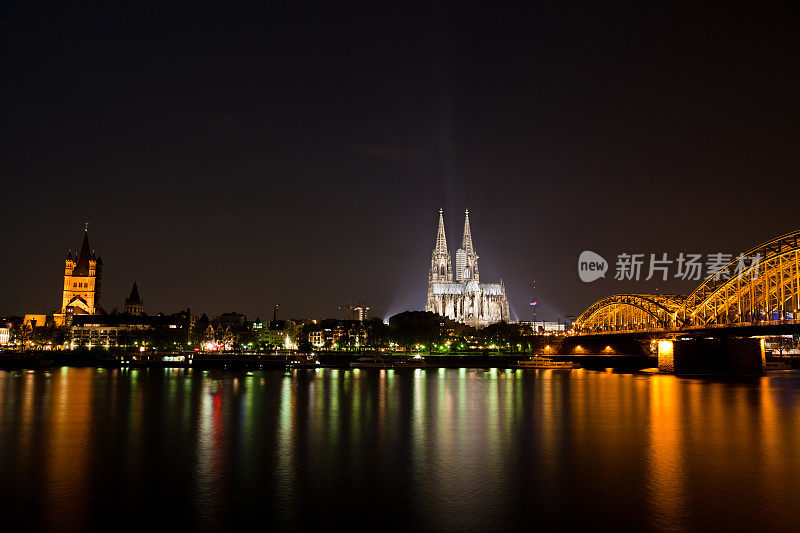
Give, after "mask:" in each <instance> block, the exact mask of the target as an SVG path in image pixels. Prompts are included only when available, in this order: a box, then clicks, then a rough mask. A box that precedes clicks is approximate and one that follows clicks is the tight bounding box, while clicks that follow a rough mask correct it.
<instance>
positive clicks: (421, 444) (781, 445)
mask: <svg viewBox="0 0 800 533" xmlns="http://www.w3.org/2000/svg"><path fill="white" fill-rule="evenodd" d="M0 511H2V514H0V524H3V528H4V529H5V530H6V531H15V530H17V529H18V528H20V527H24V528H26V529H40V530H48V531H64V530H69V531H83V530H87V529H88V530H104V531H108V530H117V529H125V530H128V529H138V530H140V531H144V532H145V533H148V529H153V530H162V529H164V528H166V527H169V526H177V527H180V530H186V529H212V530H213V529H221V528H230V529H232V528H239V527H242V528H244V527H251V526H255V527H259V528H261V529H297V528H304V529H306V528H309V529H310V528H314V529H318V530H320V531H322V530H327V531H335V530H336V528H337V527H338V526H345V527H347V529H348V530H361V529H370V530H375V531H381V530H386V529H389V530H396V529H412V528H413V529H423V530H449V531H464V530H480V531H493V530H509V529H511V530H514V529H518V530H521V529H530V528H559V529H563V528H566V527H569V526H578V527H583V528H592V529H617V528H626V529H630V528H636V529H644V530H662V529H666V530H681V529H689V530H702V529H707V530H721V529H726V530H727V529H733V530H750V531H752V530H757V529H759V530H792V529H795V528H796V527H797V524H798V522H800V374H798V373H795V372H793V371H786V372H777V373H774V374H771V375H769V376H768V377H764V378H760V379H752V380H747V381H715V380H708V379H684V378H676V377H674V376H666V375H652V374H630V373H613V372H611V371H606V372H602V371H589V370H576V371H572V372H569V371H563V370H525V371H522V370H513V371H511V370H509V371H505V370H490V371H484V370H470V369H427V370H411V369H407V370H394V371H392V370H376V369H371V370H360V371H351V370H335V369H319V370H296V371H291V372H283V371H263V372H251V373H247V372H235V373H234V372H228V373H226V372H213V371H209V372H203V371H191V370H152V369H151V370H102V369H94V368H60V369H53V370H48V371H44V370H39V371H35V372H34V371H14V372H6V371H0Z"/></svg>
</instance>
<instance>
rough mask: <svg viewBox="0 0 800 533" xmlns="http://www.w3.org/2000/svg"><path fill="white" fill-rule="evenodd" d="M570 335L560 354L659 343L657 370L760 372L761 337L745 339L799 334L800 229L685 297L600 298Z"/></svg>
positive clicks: (624, 349)
mask: <svg viewBox="0 0 800 533" xmlns="http://www.w3.org/2000/svg"><path fill="white" fill-rule="evenodd" d="M574 332H575V335H574V336H572V337H568V338H567V339H566V340H565V342H564V343H563V344H562V346H561V348H560V351H561V352H562V353H584V352H585V351H589V352H590V353H591V352H595V353H631V350H633V353H636V348H638V349H639V350H641V352H639V353H645V354H646V353H649V348H648V347H647V345H648V344H649V345H651V346H654V345H658V360H659V363H658V364H659V368H660V369H662V370H664V369H668V370H669V371H673V370H674V371H676V372H678V371H679V370H681V369H682V370H681V371H683V372H685V373H693V372H695V371H697V372H698V373H703V372H712V373H713V372H722V373H730V372H732V373H742V372H747V373H752V372H755V373H759V372H763V367H764V353H763V342H762V343H761V349H760V354H759V348H758V340H757V339H755V340H754V339H748V338H747V337H756V336H767V335H786V334H800V231H794V232H792V233H788V234H786V235H782V236H781V237H778V238H776V239H773V240H771V241H769V242H766V243H764V244H761V245H759V246H756V247H755V248H753V249H752V250H750V251H748V252H747V253H745V254H742V255H741V256H739V257H737V258H735V259H734V260H733V261H731V262H730V263H728V264H727V265H725V266H723V267H722V268H720V269H719V270H717V271H716V273H714V274H712V275H711V276H709V277H708V279H706V280H705V281H704V282H703V283H701V284H700V286H698V287H697V288H696V289H695V290H694V291H693V292H692V293H691V294H689V295H679V294H673V295H666V294H616V295H613V296H607V297H605V298H602V299H600V300H598V301H596V302H595V303H593V304H592V305H591V306H589V307H588V308H587V309H586V310H585V311H584V312H583V313H581V315H580V316H579V317H578V318H577V319H576V320H575V323H574ZM677 339H684V340H677ZM686 339H693V340H686ZM736 339H739V340H736ZM673 341H674V342H673ZM714 343H716V344H714ZM673 348H674V353H673ZM673 355H674V357H673ZM759 361H760V363H759Z"/></svg>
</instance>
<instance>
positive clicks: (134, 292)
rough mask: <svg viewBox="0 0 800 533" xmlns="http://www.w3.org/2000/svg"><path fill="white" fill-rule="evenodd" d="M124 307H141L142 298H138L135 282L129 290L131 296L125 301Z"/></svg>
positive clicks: (137, 288)
mask: <svg viewBox="0 0 800 533" xmlns="http://www.w3.org/2000/svg"><path fill="white" fill-rule="evenodd" d="M125 305H142V298H141V297H140V296H139V287H138V286H137V285H136V282H135V281H134V282H133V287H132V288H131V295H130V296H128V299H127V300H125Z"/></svg>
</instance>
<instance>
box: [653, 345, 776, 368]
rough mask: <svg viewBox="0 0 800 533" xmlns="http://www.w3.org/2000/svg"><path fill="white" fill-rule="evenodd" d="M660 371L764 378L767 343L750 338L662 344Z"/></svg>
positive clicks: (659, 349)
mask: <svg viewBox="0 0 800 533" xmlns="http://www.w3.org/2000/svg"><path fill="white" fill-rule="evenodd" d="M658 370H659V371H660V372H665V373H675V374H679V375H680V374H683V375H702V374H709V375H750V376H753V375H755V376H762V375H764V373H765V370H766V361H765V358H764V342H763V341H762V339H750V338H722V339H719V338H707V339H692V340H679V341H669V340H661V341H659V343H658Z"/></svg>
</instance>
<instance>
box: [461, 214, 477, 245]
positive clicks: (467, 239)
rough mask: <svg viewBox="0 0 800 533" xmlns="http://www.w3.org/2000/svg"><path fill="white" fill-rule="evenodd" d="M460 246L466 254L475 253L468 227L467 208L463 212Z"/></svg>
mask: <svg viewBox="0 0 800 533" xmlns="http://www.w3.org/2000/svg"><path fill="white" fill-rule="evenodd" d="M461 248H462V249H463V250H464V251H465V252H467V253H468V254H472V253H475V249H474V248H473V247H472V231H470V229H469V209H467V210H466V211H465V212H464V239H463V240H462V241H461Z"/></svg>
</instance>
